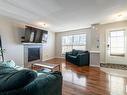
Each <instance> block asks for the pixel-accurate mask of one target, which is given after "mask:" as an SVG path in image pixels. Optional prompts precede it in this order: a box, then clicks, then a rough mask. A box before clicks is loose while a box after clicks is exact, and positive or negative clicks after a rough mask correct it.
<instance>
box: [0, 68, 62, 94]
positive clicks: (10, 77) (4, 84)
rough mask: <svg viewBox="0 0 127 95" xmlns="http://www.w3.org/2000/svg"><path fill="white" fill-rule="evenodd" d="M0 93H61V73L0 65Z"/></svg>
mask: <svg viewBox="0 0 127 95" xmlns="http://www.w3.org/2000/svg"><path fill="white" fill-rule="evenodd" d="M0 95H62V75H61V73H60V72H54V73H44V72H41V75H40V76H37V73H36V72H35V71H31V70H28V69H23V70H16V69H14V68H12V67H6V66H0Z"/></svg>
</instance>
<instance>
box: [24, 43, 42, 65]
mask: <svg viewBox="0 0 127 95" xmlns="http://www.w3.org/2000/svg"><path fill="white" fill-rule="evenodd" d="M41 61H42V45H37V44H35V45H34V44H25V45H24V66H25V67H30V66H31V64H33V63H37V62H41Z"/></svg>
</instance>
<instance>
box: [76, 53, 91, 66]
mask: <svg viewBox="0 0 127 95" xmlns="http://www.w3.org/2000/svg"><path fill="white" fill-rule="evenodd" d="M77 60H78V62H79V65H81V66H82V65H89V53H82V54H78V55H77Z"/></svg>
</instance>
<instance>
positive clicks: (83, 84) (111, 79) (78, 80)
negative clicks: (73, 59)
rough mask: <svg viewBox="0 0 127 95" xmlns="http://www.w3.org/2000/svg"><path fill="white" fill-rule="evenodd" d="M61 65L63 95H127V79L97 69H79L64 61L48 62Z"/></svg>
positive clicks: (86, 67) (53, 60)
mask: <svg viewBox="0 0 127 95" xmlns="http://www.w3.org/2000/svg"><path fill="white" fill-rule="evenodd" d="M47 62H49V63H54V64H60V65H61V71H62V74H63V95H127V78H126V77H119V76H115V75H111V74H107V73H105V72H103V71H101V70H100V68H97V67H88V66H84V67H78V66H76V65H73V64H71V63H69V62H66V61H65V60H64V59H60V58H56V59H52V60H49V61H47Z"/></svg>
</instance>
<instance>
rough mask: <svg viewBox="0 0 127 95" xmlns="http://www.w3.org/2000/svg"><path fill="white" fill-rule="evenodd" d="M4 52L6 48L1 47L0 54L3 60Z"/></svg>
mask: <svg viewBox="0 0 127 95" xmlns="http://www.w3.org/2000/svg"><path fill="white" fill-rule="evenodd" d="M4 53H5V49H2V48H0V56H1V57H2V61H4Z"/></svg>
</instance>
